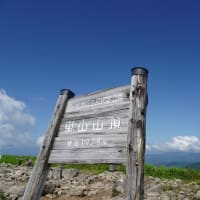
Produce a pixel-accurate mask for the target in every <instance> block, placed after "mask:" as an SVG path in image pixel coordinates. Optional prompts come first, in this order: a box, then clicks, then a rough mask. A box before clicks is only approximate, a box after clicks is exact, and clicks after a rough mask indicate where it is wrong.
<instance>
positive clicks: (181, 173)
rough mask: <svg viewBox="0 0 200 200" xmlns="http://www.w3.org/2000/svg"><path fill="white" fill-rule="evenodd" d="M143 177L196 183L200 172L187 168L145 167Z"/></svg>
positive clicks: (199, 177)
mask: <svg viewBox="0 0 200 200" xmlns="http://www.w3.org/2000/svg"><path fill="white" fill-rule="evenodd" d="M145 175H146V176H153V177H159V178H166V179H175V178H176V179H182V180H185V181H198V180H199V179H200V172H199V171H197V170H193V169H188V168H176V167H170V168H169V167H164V166H161V167H155V166H153V165H149V164H146V165H145Z"/></svg>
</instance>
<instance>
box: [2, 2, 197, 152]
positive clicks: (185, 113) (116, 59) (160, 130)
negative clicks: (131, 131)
mask: <svg viewBox="0 0 200 200" xmlns="http://www.w3.org/2000/svg"><path fill="white" fill-rule="evenodd" d="M199 10H200V2H199V1H198V0H190V1H189V0H168V1H160V0H152V1H149V0H142V1H135V0H132V1H128V0H124V1H122V0H108V1H105V0H85V1H80V0H68V1H64V0H60V1H53V0H48V1H47V0H43V1H38V0H34V1H33V0H19V1H14V0H10V1H5V0H1V1H0V69H1V73H0V88H1V92H0V153H19V154H20V153H23V152H24V151H25V152H26V153H31V154H32V153H35V152H37V151H38V146H37V140H38V138H39V137H40V136H42V135H43V134H44V133H45V131H46V129H47V127H48V124H49V121H50V118H51V116H52V113H53V109H54V106H55V102H56V100H57V97H58V95H59V90H60V89H62V88H69V89H71V90H72V91H74V92H75V93H76V95H79V94H83V93H88V92H93V91H96V90H99V89H104V88H109V87H113V86H120V85H127V84H129V83H130V76H131V73H130V69H131V68H132V67H134V66H143V67H146V68H147V69H148V70H149V79H148V80H149V81H148V91H149V105H148V115H147V144H148V146H147V149H148V150H150V151H154V150H156V151H159V150H162V151H174V150H177V151H198V152H199V151H200V117H199V113H200V112H199V111H200V109H199V102H200V92H199V91H200V78H199V75H200V56H199V55H200V37H199V35H200V12H199Z"/></svg>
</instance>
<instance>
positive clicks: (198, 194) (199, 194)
mask: <svg viewBox="0 0 200 200" xmlns="http://www.w3.org/2000/svg"><path fill="white" fill-rule="evenodd" d="M193 198H194V199H200V190H199V191H197V193H196V194H195V195H194V197H193Z"/></svg>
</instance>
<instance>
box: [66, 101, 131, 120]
mask: <svg viewBox="0 0 200 200" xmlns="http://www.w3.org/2000/svg"><path fill="white" fill-rule="evenodd" d="M125 109H127V110H128V109H129V101H126V102H121V103H119V104H115V105H110V106H101V107H99V108H98V107H97V108H95V109H90V110H84V111H77V112H72V113H65V115H64V118H65V119H68V118H82V117H87V116H91V117H92V116H97V115H100V114H105V113H111V112H116V111H120V110H125Z"/></svg>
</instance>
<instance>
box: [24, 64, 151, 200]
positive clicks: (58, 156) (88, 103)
mask: <svg viewBox="0 0 200 200" xmlns="http://www.w3.org/2000/svg"><path fill="white" fill-rule="evenodd" d="M131 72H132V77H131V85H129V86H122V87H116V88H111V89H106V90H101V91H97V92H94V93H90V94H87V95H82V96H77V97H76V96H75V95H74V93H73V92H72V91H70V90H67V89H63V90H61V92H60V96H59V97H58V101H57V104H56V106H55V110H54V114H53V117H52V120H51V122H50V125H49V127H48V130H47V132H46V135H45V139H44V142H43V145H42V148H41V150H40V153H39V154H38V156H37V160H36V162H35V166H34V168H33V171H32V173H31V177H30V179H29V181H28V184H27V187H26V190H25V193H24V196H23V200H38V199H39V198H40V196H41V193H42V190H43V186H44V183H45V179H46V177H47V175H48V171H49V168H50V164H51V163H79V164H82V163H90V164H93V163H108V164H115V163H121V164H124V165H126V174H127V186H126V188H127V197H128V200H143V199H144V154H145V134H146V133H145V131H146V128H145V127H146V107H147V103H148V97H147V75H148V71H147V70H146V69H145V68H142V67H136V68H133V69H132V70H131Z"/></svg>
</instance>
